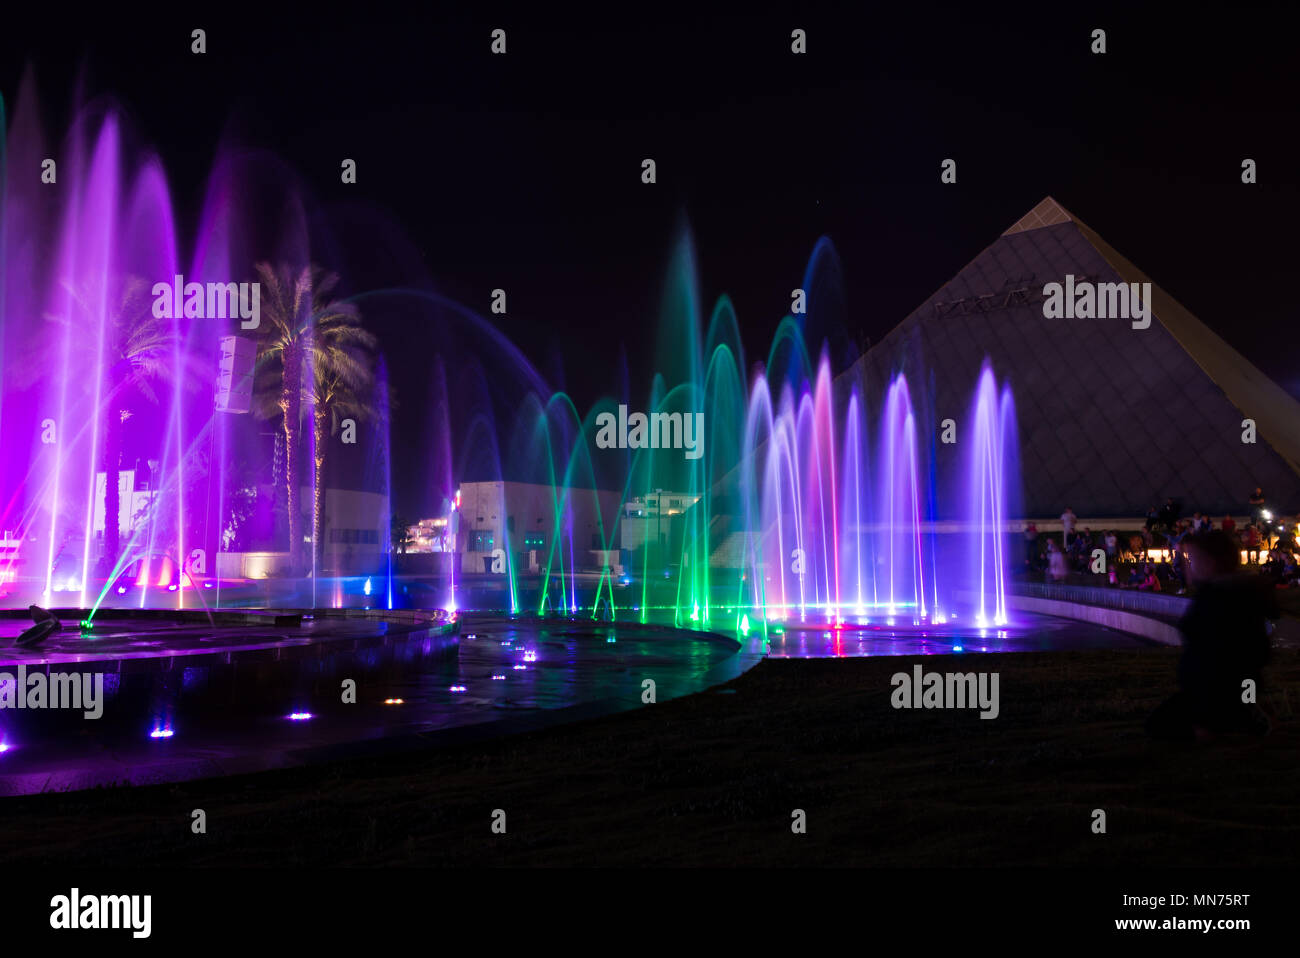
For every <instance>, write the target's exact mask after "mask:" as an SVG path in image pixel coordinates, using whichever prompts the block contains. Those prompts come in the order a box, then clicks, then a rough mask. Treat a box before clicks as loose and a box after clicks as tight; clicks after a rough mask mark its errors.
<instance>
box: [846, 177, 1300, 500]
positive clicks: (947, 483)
mask: <svg viewBox="0 0 1300 958" xmlns="http://www.w3.org/2000/svg"><path fill="white" fill-rule="evenodd" d="M1067 274H1070V275H1073V276H1074V277H1075V281H1076V282H1083V281H1088V282H1093V283H1120V282H1123V283H1147V282H1151V281H1150V279H1149V278H1148V277H1146V276H1144V275H1143V274H1142V273H1141V272H1140V271H1139V270H1138V269H1137V268H1136V267H1134V266H1133V264H1132V263H1130V262H1129V261H1128V260H1126V259H1125V258H1124V257H1122V256H1120V255H1119V254H1118V253H1116V252H1115V251H1114V250H1113V249H1111V247H1110V246H1109V245H1107V244H1106V242H1105V241H1104V240H1102V239H1101V237H1099V236H1098V235H1097V234H1096V233H1095V232H1093V231H1092V230H1091V229H1089V228H1088V227H1087V226H1085V225H1084V224H1083V223H1081V222H1080V221H1079V220H1078V219H1077V218H1075V217H1074V216H1073V215H1071V214H1070V213H1069V212H1067V211H1066V210H1065V209H1064V208H1062V207H1061V206H1060V204H1058V203H1056V202H1055V201H1054V200H1053V199H1051V198H1050V197H1048V198H1047V199H1044V200H1043V201H1042V202H1041V203H1039V204H1038V206H1036V207H1035V208H1034V209H1033V210H1031V211H1030V212H1029V213H1028V214H1027V215H1026V216H1024V217H1023V218H1022V219H1021V220H1020V221H1019V222H1017V223H1016V224H1015V225H1013V226H1012V227H1011V228H1010V229H1008V230H1007V231H1006V232H1005V233H1003V234H1002V235H1001V236H1000V237H999V238H998V239H997V241H996V242H994V243H993V244H992V245H991V246H989V247H988V248H987V249H985V250H984V251H983V252H982V253H980V254H979V255H978V256H977V257H976V258H975V259H974V260H972V261H971V262H970V263H969V264H968V265H967V266H966V267H965V268H964V269H963V270H962V271H961V272H960V273H958V274H957V275H956V276H955V277H953V279H952V280H950V281H949V282H948V283H946V284H945V285H944V286H943V288H942V289H940V290H939V291H938V292H937V293H935V294H934V295H933V296H931V297H930V298H929V299H928V300H926V301H925V302H924V303H922V304H921V306H920V307H919V308H918V309H917V310H915V311H914V312H913V313H912V314H911V315H910V316H908V317H907V318H906V319H905V320H904V321H903V322H902V323H900V324H899V325H898V326H897V327H896V328H895V329H894V330H893V331H891V332H890V333H889V335H888V336H886V337H885V338H884V339H882V340H881V341H880V342H879V343H877V344H876V345H875V346H873V347H872V348H871V349H870V350H869V351H868V352H867V353H865V354H864V355H863V356H862V357H861V358H860V359H859V360H858V361H857V363H855V364H854V365H853V367H851V368H850V369H849V370H847V371H846V372H845V373H844V374H843V375H842V376H841V377H839V381H838V383H837V387H838V388H839V389H841V390H843V389H847V388H848V387H849V386H856V387H857V388H858V389H859V391H860V392H861V393H862V395H863V396H864V398H865V399H866V402H867V408H868V409H871V408H877V409H878V408H880V402H881V397H882V395H883V393H884V390H885V388H886V387H887V384H888V383H889V381H890V380H891V379H892V378H893V376H894V375H895V374H896V373H898V372H903V373H905V374H906V375H907V377H908V380H909V383H910V384H911V388H912V393H913V402H914V404H915V405H916V406H917V407H918V410H917V411H918V415H920V416H924V417H927V418H928V419H929V421H931V422H933V423H938V422H940V421H941V420H943V419H945V418H952V419H954V420H956V421H957V422H958V423H959V424H960V423H962V422H963V421H965V420H966V419H967V417H968V415H969V404H970V400H971V397H972V395H973V393H974V391H975V387H976V382H977V379H978V376H979V374H980V369H981V366H982V364H983V362H984V360H985V358H986V357H987V358H988V359H989V360H990V361H991V363H992V366H993V370H994V372H995V374H996V376H997V378H998V380H999V381H1006V382H1008V383H1009V384H1010V386H1011V389H1012V392H1013V393H1014V397H1015V405H1016V410H1017V419H1018V423H1019V430H1018V431H1019V447H1020V448H1019V457H1020V467H1021V475H1022V479H1023V482H1022V486H1023V489H1022V494H1021V500H1020V502H1019V503H1018V504H1017V506H1016V508H1015V511H1016V512H1017V513H1018V514H1019V515H1022V516H1031V517H1050V516H1058V515H1060V513H1061V512H1062V510H1063V509H1064V508H1065V507H1066V506H1070V507H1071V508H1073V509H1074V511H1075V512H1076V513H1078V514H1079V515H1080V516H1081V517H1120V516H1139V515H1143V514H1144V513H1145V512H1146V510H1147V509H1148V508H1149V507H1150V506H1152V505H1155V506H1159V505H1161V504H1162V503H1163V502H1164V501H1165V498H1166V497H1174V498H1175V499H1177V500H1179V501H1180V502H1181V503H1182V505H1183V508H1184V510H1185V511H1186V512H1188V513H1190V512H1192V511H1196V510H1200V511H1206V512H1209V513H1211V514H1213V515H1215V516H1222V515H1224V514H1228V513H1232V514H1234V515H1240V514H1242V513H1243V512H1246V511H1247V505H1246V503H1247V499H1248V498H1249V496H1250V493H1251V491H1252V490H1253V489H1254V488H1255V486H1261V487H1263V489H1264V493H1265V495H1266V497H1267V499H1268V502H1269V503H1270V505H1271V506H1272V507H1273V508H1274V509H1277V510H1279V511H1281V512H1287V513H1291V512H1294V511H1296V510H1297V509H1300V403H1297V401H1296V400H1295V399H1294V398H1292V397H1291V396H1290V395H1289V394H1288V393H1286V392H1285V391H1284V390H1283V389H1282V388H1281V387H1279V386H1278V385H1277V384H1276V383H1275V382H1273V381H1272V380H1271V379H1269V378H1268V377H1267V376H1265V375H1264V374H1263V373H1261V372H1260V371H1259V370H1258V369H1256V368H1255V367H1254V366H1253V365H1251V363H1249V362H1248V361H1247V360H1246V359H1245V358H1244V357H1243V356H1241V355H1240V354H1239V353H1237V352H1236V351H1235V350H1234V349H1233V348H1232V347H1231V346H1229V345H1228V344H1227V343H1226V342H1224V341H1223V339H1221V338H1220V337H1219V336H1217V335H1216V334H1215V333H1214V332H1212V331H1211V330H1210V329H1209V328H1208V327H1207V326H1205V325H1204V324H1203V323H1202V322H1200V320H1198V319H1197V318H1196V317H1194V316H1193V315H1191V313H1189V312H1188V311H1187V310H1186V309H1184V308H1183V307H1182V306H1180V305H1179V304H1178V303H1177V302H1176V301H1175V300H1174V299H1173V298H1172V297H1171V296H1169V295H1168V294H1167V293H1166V292H1165V291H1163V290H1162V289H1160V288H1159V287H1158V286H1156V285H1155V284H1154V283H1152V287H1151V293H1152V295H1151V324H1150V326H1149V327H1148V328H1146V329H1135V328H1133V324H1132V323H1131V322H1130V321H1129V320H1128V319H1126V318H1112V319H1064V318H1047V317H1046V316H1045V315H1044V309H1043V305H1044V299H1045V297H1044V286H1045V285H1046V284H1048V283H1054V282H1055V283H1064V282H1065V277H1066V276H1067ZM1245 419H1253V420H1254V422H1255V424H1256V428H1257V441H1256V442H1255V443H1254V444H1248V443H1244V442H1243V441H1242V432H1243V427H1242V421H1243V420H1245ZM961 450H962V446H961V441H960V433H959V439H958V443H957V444H956V445H952V446H943V445H938V446H936V447H935V449H934V455H935V466H936V467H937V468H936V469H935V476H936V482H937V489H936V502H935V504H934V514H935V515H936V517H938V518H945V517H956V516H958V515H960V513H961V511H962V508H963V503H962V502H961V501H960V497H961V495H962V491H961V490H960V489H959V488H958V487H957V484H958V482H959V479H960V475H961V469H960V468H959V460H957V459H954V458H953V457H958V456H960V455H961V454H962V452H961Z"/></svg>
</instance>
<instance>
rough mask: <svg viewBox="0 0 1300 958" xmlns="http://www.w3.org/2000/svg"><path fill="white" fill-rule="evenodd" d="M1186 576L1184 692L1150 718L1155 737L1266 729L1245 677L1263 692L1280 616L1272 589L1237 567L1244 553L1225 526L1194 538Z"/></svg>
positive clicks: (1190, 737) (1181, 675)
mask: <svg viewBox="0 0 1300 958" xmlns="http://www.w3.org/2000/svg"><path fill="white" fill-rule="evenodd" d="M1183 547H1184V549H1185V550H1186V553H1187V576H1188V582H1189V583H1190V584H1191V585H1192V586H1193V587H1194V589H1195V595H1194V597H1193V599H1192V602H1191V605H1190V607H1189V608H1188V610H1187V613H1186V614H1185V615H1184V616H1183V618H1182V620H1181V621H1180V622H1179V623H1178V631H1179V632H1181V633H1182V636H1183V655H1182V658H1181V659H1180V660H1179V662H1178V686H1179V691H1178V692H1177V694H1175V695H1174V696H1173V697H1172V698H1171V699H1169V700H1168V701H1167V702H1165V703H1164V704H1163V705H1161V706H1160V707H1159V708H1157V709H1156V710H1155V711H1154V712H1153V713H1152V714H1151V717H1150V718H1149V719H1147V731H1148V732H1149V733H1150V734H1151V735H1152V736H1153V737H1155V738H1158V739H1165V740H1171V741H1191V740H1193V739H1196V738H1203V737H1206V736H1207V735H1209V734H1211V733H1216V732H1254V733H1259V734H1262V733H1264V732H1267V731H1268V720H1267V718H1265V716H1264V714H1263V712H1261V711H1260V710H1259V708H1258V706H1256V705H1254V704H1247V703H1245V702H1243V701H1242V696H1243V694H1244V688H1243V683H1244V682H1245V680H1247V679H1250V680H1252V681H1253V682H1254V684H1255V688H1256V690H1257V691H1258V687H1259V678H1260V673H1261V671H1262V670H1263V668H1264V663H1265V662H1266V661H1267V659H1268V652H1269V640H1268V626H1267V622H1266V620H1267V619H1270V618H1276V617H1277V614H1278V612H1277V607H1276V604H1275V603H1274V600H1273V595H1272V591H1271V590H1269V589H1267V588H1261V586H1262V583H1261V582H1260V580H1259V579H1258V577H1253V576H1251V577H1245V576H1241V575H1239V574H1238V572H1237V565H1238V552H1237V548H1236V543H1234V542H1233V541H1232V537H1231V536H1229V535H1227V534H1225V533H1224V532H1223V531H1222V530H1215V531H1211V532H1203V533H1200V534H1199V535H1194V536H1189V537H1188V538H1187V539H1186V540H1185V542H1184V544H1183Z"/></svg>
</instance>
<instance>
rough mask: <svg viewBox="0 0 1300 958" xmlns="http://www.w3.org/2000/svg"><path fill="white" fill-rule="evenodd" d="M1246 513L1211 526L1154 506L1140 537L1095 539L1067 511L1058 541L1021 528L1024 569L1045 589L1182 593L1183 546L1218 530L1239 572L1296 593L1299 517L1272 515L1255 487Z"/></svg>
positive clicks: (1174, 506)
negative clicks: (1073, 586)
mask: <svg viewBox="0 0 1300 958" xmlns="http://www.w3.org/2000/svg"><path fill="white" fill-rule="evenodd" d="M1248 506H1249V509H1248V518H1247V519H1246V521H1245V522H1244V523H1243V524H1239V523H1238V522H1237V521H1236V520H1235V519H1233V517H1232V516H1224V517H1223V518H1221V519H1219V520H1218V521H1217V522H1216V520H1215V519H1214V518H1213V517H1212V516H1210V515H1208V514H1207V513H1203V512H1195V513H1193V514H1192V515H1191V516H1185V515H1184V514H1183V509H1182V505H1181V503H1180V502H1179V501H1178V500H1176V499H1174V498H1169V499H1166V500H1165V504H1164V505H1163V506H1162V507H1160V508H1159V509H1157V508H1156V507H1155V506H1152V507H1151V508H1150V509H1149V510H1148V511H1147V515H1146V522H1145V524H1144V525H1143V526H1142V528H1141V529H1140V530H1136V531H1131V530H1130V531H1126V532H1122V533H1121V532H1119V531H1117V530H1114V529H1107V530H1100V531H1097V532H1094V531H1093V530H1092V529H1091V528H1090V527H1089V526H1087V525H1081V523H1080V520H1079V518H1078V516H1076V515H1075V513H1074V511H1073V510H1072V509H1070V508H1069V507H1068V506H1067V507H1066V508H1065V511H1064V512H1063V513H1062V514H1061V527H1062V534H1061V535H1060V536H1056V535H1040V534H1039V532H1038V529H1037V527H1036V526H1035V525H1034V523H1032V522H1031V523H1028V524H1027V525H1026V526H1025V529H1024V538H1025V559H1024V569H1025V571H1026V573H1027V574H1029V575H1031V576H1034V577H1037V576H1040V575H1042V576H1046V578H1047V580H1048V581H1050V582H1064V581H1066V580H1067V579H1073V580H1075V581H1084V582H1090V583H1092V582H1096V583H1098V584H1100V583H1101V582H1105V583H1107V584H1109V585H1111V586H1113V587H1116V588H1121V589H1140V590H1143V591H1150V592H1166V591H1170V592H1175V593H1178V594H1182V593H1184V592H1186V591H1187V588H1188V570H1187V558H1186V554H1185V551H1184V548H1183V544H1184V542H1185V541H1186V540H1187V539H1188V538H1189V537H1190V536H1194V535H1197V534H1200V533H1205V532H1209V531H1210V530H1212V529H1220V530H1222V531H1223V532H1224V533H1226V534H1227V535H1228V536H1229V537H1231V539H1232V541H1233V542H1234V543H1235V544H1236V546H1237V547H1238V549H1239V551H1240V553H1241V565H1242V567H1243V568H1245V569H1247V570H1250V571H1254V572H1256V573H1258V574H1259V575H1261V576H1264V577H1266V579H1267V580H1268V581H1270V582H1271V583H1272V584H1273V585H1276V586H1277V587H1278V588H1291V587H1300V541H1297V533H1300V517H1297V516H1291V517H1286V516H1277V515H1274V514H1273V513H1272V512H1271V511H1270V510H1269V509H1268V507H1267V504H1266V502H1265V499H1264V492H1263V490H1262V489H1260V488H1258V487H1257V488H1256V489H1255V490H1254V492H1253V493H1252V494H1251V496H1250V498H1249V501H1248Z"/></svg>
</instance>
